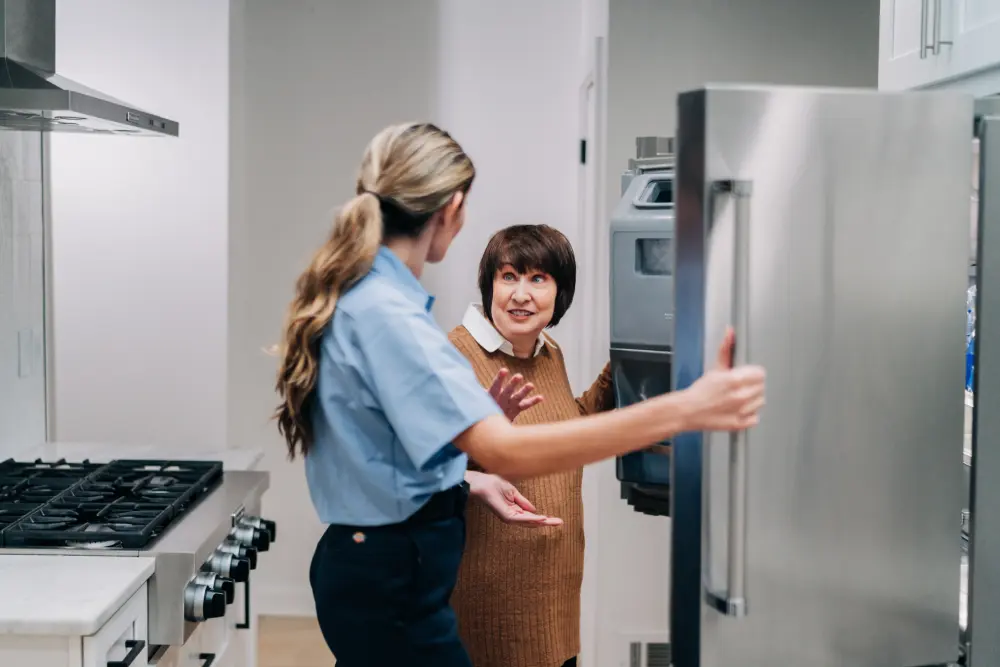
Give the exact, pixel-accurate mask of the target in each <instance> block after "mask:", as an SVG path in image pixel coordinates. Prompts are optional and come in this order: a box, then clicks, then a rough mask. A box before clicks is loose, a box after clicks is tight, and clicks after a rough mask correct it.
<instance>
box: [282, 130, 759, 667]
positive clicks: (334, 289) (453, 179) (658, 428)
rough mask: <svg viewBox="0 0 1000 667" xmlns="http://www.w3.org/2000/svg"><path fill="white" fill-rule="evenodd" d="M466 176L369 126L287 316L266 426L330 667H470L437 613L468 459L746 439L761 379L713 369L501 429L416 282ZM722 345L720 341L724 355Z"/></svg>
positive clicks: (420, 135)
mask: <svg viewBox="0 0 1000 667" xmlns="http://www.w3.org/2000/svg"><path fill="white" fill-rule="evenodd" d="M474 177H475V169H474V167H473V165H472V161H471V160H470V159H469V158H468V156H467V155H466V154H465V152H464V151H463V150H462V148H461V147H460V146H459V145H458V143H457V142H455V140H454V139H452V138H451V137H450V136H449V135H448V134H447V133H446V132H443V131H442V130H440V129H438V128H437V127H435V126H434V125H431V124H428V123H408V124H403V125H395V126H392V127H389V128H386V129H385V130H383V131H382V132H379V134H378V135H376V136H375V138H374V139H373V140H372V141H371V143H370V144H369V146H368V148H367V149H366V150H365V154H364V156H363V158H362V160H361V169H360V172H359V174H358V179H357V183H356V187H355V192H356V195H355V196H354V197H353V198H352V199H351V200H350V201H348V202H347V203H346V204H345V205H344V206H343V208H342V209H341V210H340V212H339V213H338V214H337V217H336V220H335V221H334V224H333V229H332V231H331V233H330V236H329V238H328V239H327V241H326V242H325V243H324V244H323V245H322V247H320V249H319V250H318V251H317V252H316V254H315V256H314V257H313V259H312V261H311V263H310V264H309V266H308V267H307V268H306V270H305V271H304V272H303V273H302V275H301V276H300V277H299V280H298V282H297V284H296V288H295V296H294V298H293V300H292V303H291V306H290V308H289V314H288V318H287V320H286V323H285V327H284V333H283V336H282V340H281V344H280V346H279V347H280V355H281V362H280V365H279V369H278V378H277V391H278V393H279V395H280V396H281V399H282V400H281V403H280V404H279V406H278V408H277V412H276V415H275V417H276V419H277V421H278V427H279V430H280V432H281V433H282V434H283V436H284V439H285V442H286V446H287V449H288V454H289V456H292V457H294V456H295V455H296V454H297V453H301V454H303V455H304V457H305V463H306V479H307V482H308V485H309V491H310V494H311V497H312V500H313V504H314V505H315V508H316V511H317V513H318V514H319V517H320V519H321V520H322V521H323V522H324V523H325V524H328V528H327V530H326V532H325V533H324V535H323V537H322V539H321V540H320V542H319V544H318V545H317V547H316V552H315V554H314V556H313V561H312V566H311V568H310V582H311V584H312V589H313V596H314V600H315V603H316V615H317V617H318V620H319V624H320V628H321V630H322V632H323V636H324V638H325V639H326V641H327V643H328V645H329V646H330V649H331V651H332V652H333V654H334V656H335V657H336V659H337V664H338V665H339V667H375V666H378V667H381V666H382V665H406V667H456V666H460V667H470V665H471V662H470V660H469V656H468V654H467V653H466V651H465V649H464V647H463V646H462V642H461V640H460V639H459V636H458V629H457V624H456V621H455V614H454V611H453V610H452V608H451V606H450V604H449V598H450V597H451V592H452V589H453V588H454V585H455V579H456V577H457V574H458V568H459V564H460V562H461V558H462V551H463V547H464V543H465V503H466V498H467V495H468V492H469V490H468V489H469V485H467V484H466V483H464V480H465V478H466V460H467V459H466V456H467V455H468V456H471V457H472V458H474V459H475V460H476V461H477V462H479V464H480V465H481V466H483V468H484V469H485V470H488V471H490V472H491V473H495V474H498V475H500V476H501V477H508V478H516V477H533V476H537V475H546V474H552V473H556V472H559V471H566V470H576V469H578V468H580V467H581V466H583V465H585V464H587V463H591V462H594V461H599V460H601V459H605V458H609V457H613V456H616V455H618V454H623V453H626V452H630V451H635V450H638V449H641V448H643V447H646V446H648V445H650V444H652V443H655V442H658V441H660V440H664V439H666V438H668V437H671V436H672V435H674V434H676V433H678V432H680V431H685V430H734V429H745V428H749V427H751V426H753V425H754V424H755V423H756V422H757V419H758V411H759V409H760V407H761V406H762V405H763V403H764V371H763V369H761V368H757V367H750V366H746V367H741V368H738V369H730V368H728V367H726V365H725V364H722V365H720V366H719V367H718V368H714V369H711V370H709V371H708V372H707V373H706V374H705V375H704V376H703V377H701V378H700V379H699V380H698V381H696V382H695V383H694V384H693V385H692V386H691V387H689V388H688V389H686V390H684V391H679V392H676V393H674V394H670V395H667V396H658V397H656V398H653V399H650V400H649V401H646V402H644V403H641V404H638V405H635V406H632V407H629V408H627V409H623V410H618V411H615V412H612V413H608V414H603V415H597V416H592V417H585V418H580V419H575V420H570V421H566V422H561V423H557V424H540V425H532V426H513V425H512V424H511V423H510V421H509V420H508V419H507V418H506V417H505V416H504V414H503V411H502V409H501V407H500V406H499V405H498V404H497V402H496V400H494V398H493V397H492V396H491V395H490V394H489V393H488V392H486V391H485V390H483V388H482V387H481V386H480V385H479V383H478V381H477V380H476V376H475V373H473V371H472V368H471V367H470V365H469V362H468V361H466V360H465V359H464V358H463V357H462V355H460V354H459V353H458V351H457V350H456V349H455V347H454V346H453V345H452V344H451V343H449V342H448V339H447V337H446V336H445V334H444V332H442V331H441V330H440V329H439V328H438V327H437V325H436V324H435V323H434V320H433V319H432V318H431V316H430V313H429V311H430V307H431V304H432V301H433V299H432V298H431V297H430V295H429V294H428V293H427V292H426V291H425V290H424V288H423V287H422V286H421V285H420V282H419V281H418V279H419V277H420V275H421V273H422V272H423V268H424V265H425V264H427V263H428V262H440V261H441V260H442V259H444V256H445V254H446V252H447V250H448V247H449V246H450V245H451V242H452V240H453V239H454V238H455V235H456V234H458V232H459V231H460V230H461V229H462V226H463V225H464V224H465V210H466V207H465V203H466V197H467V196H468V194H469V190H470V188H471V186H472V182H473V179H474ZM731 346H732V337H731V336H728V337H727V339H726V341H725V342H724V343H723V345H722V349H721V350H720V355H721V356H722V357H723V358H725V359H728V358H729V357H728V355H729V351H730V348H731Z"/></svg>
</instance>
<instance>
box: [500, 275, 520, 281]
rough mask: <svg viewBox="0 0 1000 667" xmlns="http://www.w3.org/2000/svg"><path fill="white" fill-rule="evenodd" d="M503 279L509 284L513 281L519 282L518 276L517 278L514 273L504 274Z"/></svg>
mask: <svg viewBox="0 0 1000 667" xmlns="http://www.w3.org/2000/svg"><path fill="white" fill-rule="evenodd" d="M503 279H504V280H506V281H507V282H510V281H512V280H517V276H515V275H514V274H513V273H505V274H503Z"/></svg>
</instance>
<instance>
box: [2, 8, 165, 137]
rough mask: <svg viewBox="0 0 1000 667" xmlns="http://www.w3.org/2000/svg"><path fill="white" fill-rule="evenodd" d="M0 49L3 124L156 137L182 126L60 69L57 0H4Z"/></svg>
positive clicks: (16, 127)
mask: <svg viewBox="0 0 1000 667" xmlns="http://www.w3.org/2000/svg"><path fill="white" fill-rule="evenodd" d="M0 50H2V54H0V56H2V61H0V63H2V64H0V130H34V131H41V132H88V133H96V134H119V135H132V136H152V137H156V136H173V137H176V136H177V135H178V133H179V131H180V127H179V126H178V124H177V122H175V121H172V120H169V119H167V118H164V117H162V116H158V115H156V114H152V113H149V112H147V111H142V110H141V109H137V108H136V107H134V106H132V105H130V104H127V103H125V102H122V101H121V100H116V99H115V98H113V97H111V96H109V95H105V94H104V93H101V92H98V91H96V90H93V89H91V88H88V87H86V86H83V85H80V84H79V83H76V82H75V81H71V80H70V79H67V78H66V77H63V76H59V75H58V74H56V0H0ZM123 55H124V56H125V57H127V54H123Z"/></svg>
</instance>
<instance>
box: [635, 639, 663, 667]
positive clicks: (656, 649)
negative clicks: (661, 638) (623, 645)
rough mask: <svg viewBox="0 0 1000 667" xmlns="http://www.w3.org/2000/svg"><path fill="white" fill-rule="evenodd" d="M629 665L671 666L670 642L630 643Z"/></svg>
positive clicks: (648, 666) (641, 666) (642, 666)
mask: <svg viewBox="0 0 1000 667" xmlns="http://www.w3.org/2000/svg"><path fill="white" fill-rule="evenodd" d="M628 664H629V667H670V644H667V643H665V642H632V643H630V644H629V663H628Z"/></svg>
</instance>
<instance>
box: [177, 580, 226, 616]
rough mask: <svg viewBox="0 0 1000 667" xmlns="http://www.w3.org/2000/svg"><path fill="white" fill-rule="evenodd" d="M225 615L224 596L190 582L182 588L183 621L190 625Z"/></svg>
mask: <svg viewBox="0 0 1000 667" xmlns="http://www.w3.org/2000/svg"><path fill="white" fill-rule="evenodd" d="M225 615H226V594H225V593H223V592H222V591H215V590H212V589H211V588H209V587H208V586H206V585H204V584H199V583H195V582H194V581H192V582H191V583H189V584H188V585H187V586H185V587H184V619H185V620H187V621H191V622H192V623H198V622H200V621H207V620H208V619H210V618H220V617H222V616H225Z"/></svg>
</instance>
